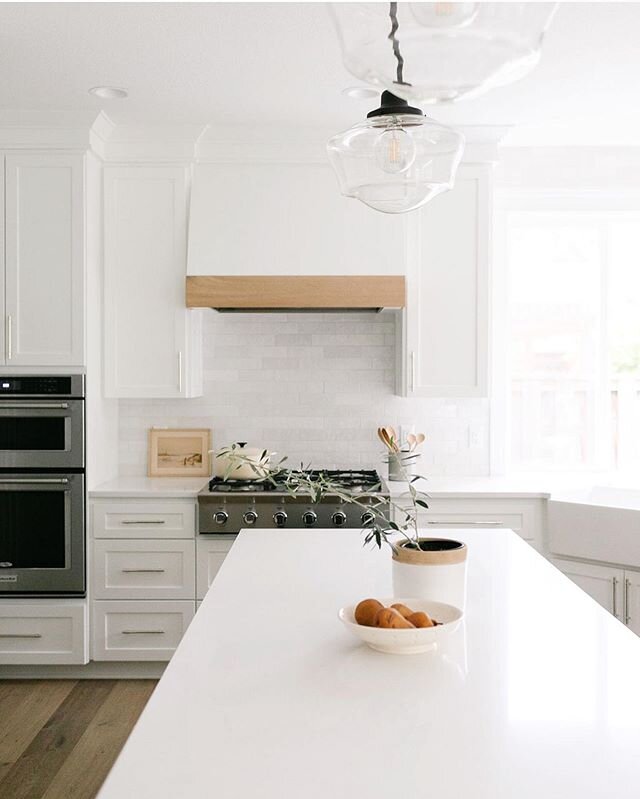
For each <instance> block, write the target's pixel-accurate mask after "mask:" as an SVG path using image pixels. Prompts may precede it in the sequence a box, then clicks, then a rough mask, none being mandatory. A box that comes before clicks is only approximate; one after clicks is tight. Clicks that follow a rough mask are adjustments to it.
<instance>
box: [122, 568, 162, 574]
mask: <svg viewBox="0 0 640 799" xmlns="http://www.w3.org/2000/svg"><path fill="white" fill-rule="evenodd" d="M122 571H123V572H124V574H163V573H164V571H165V570H164V569H122Z"/></svg>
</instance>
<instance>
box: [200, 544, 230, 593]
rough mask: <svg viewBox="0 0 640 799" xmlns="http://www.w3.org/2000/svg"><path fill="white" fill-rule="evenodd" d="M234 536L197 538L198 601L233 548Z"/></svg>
mask: <svg viewBox="0 0 640 799" xmlns="http://www.w3.org/2000/svg"><path fill="white" fill-rule="evenodd" d="M234 541H235V536H216V537H215V538H214V537H207V536H198V541H197V572H196V585H197V589H198V592H197V594H196V596H197V598H198V599H204V597H205V594H206V593H207V591H208V590H209V586H210V585H211V583H212V582H213V580H214V577H215V576H216V574H217V573H218V571H219V570H220V567H221V566H222V563H223V561H224V559H225V558H226V557H227V555H228V554H229V550H230V549H231V547H232V546H233V542H234Z"/></svg>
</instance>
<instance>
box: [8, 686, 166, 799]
mask: <svg viewBox="0 0 640 799" xmlns="http://www.w3.org/2000/svg"><path fill="white" fill-rule="evenodd" d="M156 682H157V681H156V680H5V681H0V799H93V797H94V796H95V795H96V793H97V792H98V790H99V788H100V786H101V785H102V783H103V781H104V779H105V777H106V776H107V774H108V773H109V769H110V768H111V766H112V765H113V762H114V761H115V759H116V757H117V756H118V754H119V752H120V750H121V749H122V746H123V745H124V742H125V741H126V740H127V737H128V736H129V733H130V732H131V730H132V729H133V726H134V724H135V723H136V721H137V720H138V716H139V715H140V713H142V710H143V709H144V706H145V705H146V704H147V701H148V699H149V697H150V696H151V694H152V692H153V689H154V688H155V686H156Z"/></svg>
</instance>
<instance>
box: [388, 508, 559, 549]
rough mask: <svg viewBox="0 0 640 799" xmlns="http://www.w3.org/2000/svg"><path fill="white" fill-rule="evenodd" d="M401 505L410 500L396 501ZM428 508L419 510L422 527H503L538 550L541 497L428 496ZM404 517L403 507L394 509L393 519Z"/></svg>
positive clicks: (453, 528)
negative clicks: (451, 497)
mask: <svg viewBox="0 0 640 799" xmlns="http://www.w3.org/2000/svg"><path fill="white" fill-rule="evenodd" d="M395 501H396V502H397V503H398V504H399V505H400V506H401V507H408V506H409V500H408V499H407V498H406V497H399V498H396V500H395ZM427 504H428V505H429V508H428V510H427V509H420V511H419V513H418V522H419V525H420V527H422V528H423V529H429V528H430V527H432V528H434V530H435V529H436V528H445V529H451V530H452V531H454V530H455V529H464V528H468V529H472V530H476V529H477V530H478V531H479V532H480V531H482V529H487V528H489V529H494V528H496V527H503V528H506V529H509V530H513V531H514V532H515V533H518V535H519V536H520V537H521V538H523V539H524V540H525V541H526V542H527V543H529V544H531V545H532V546H534V547H535V548H536V549H541V548H542V545H543V540H544V501H543V500H541V499H527V498H522V499H503V498H490V497H487V498H486V499H484V498H481V497H478V498H468V499H467V498H453V499H448V498H439V497H438V498H435V499H432V498H428V499H427ZM402 517H403V514H402V510H400V509H398V510H396V512H395V518H396V521H398V520H401V519H402Z"/></svg>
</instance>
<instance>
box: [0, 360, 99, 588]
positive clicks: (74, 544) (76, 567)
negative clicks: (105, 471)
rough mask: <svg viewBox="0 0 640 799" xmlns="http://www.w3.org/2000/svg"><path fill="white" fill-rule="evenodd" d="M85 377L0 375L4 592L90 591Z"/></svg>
mask: <svg viewBox="0 0 640 799" xmlns="http://www.w3.org/2000/svg"><path fill="white" fill-rule="evenodd" d="M84 419H85V413H84V377H83V376H82V375H72V376H62V375H60V376H58V375H54V376H11V377H0V595H3V596H7V595H11V596H25V595H26V596H29V595H46V596H59V595H82V594H84V593H85V475H84V466H85V421H84Z"/></svg>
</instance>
